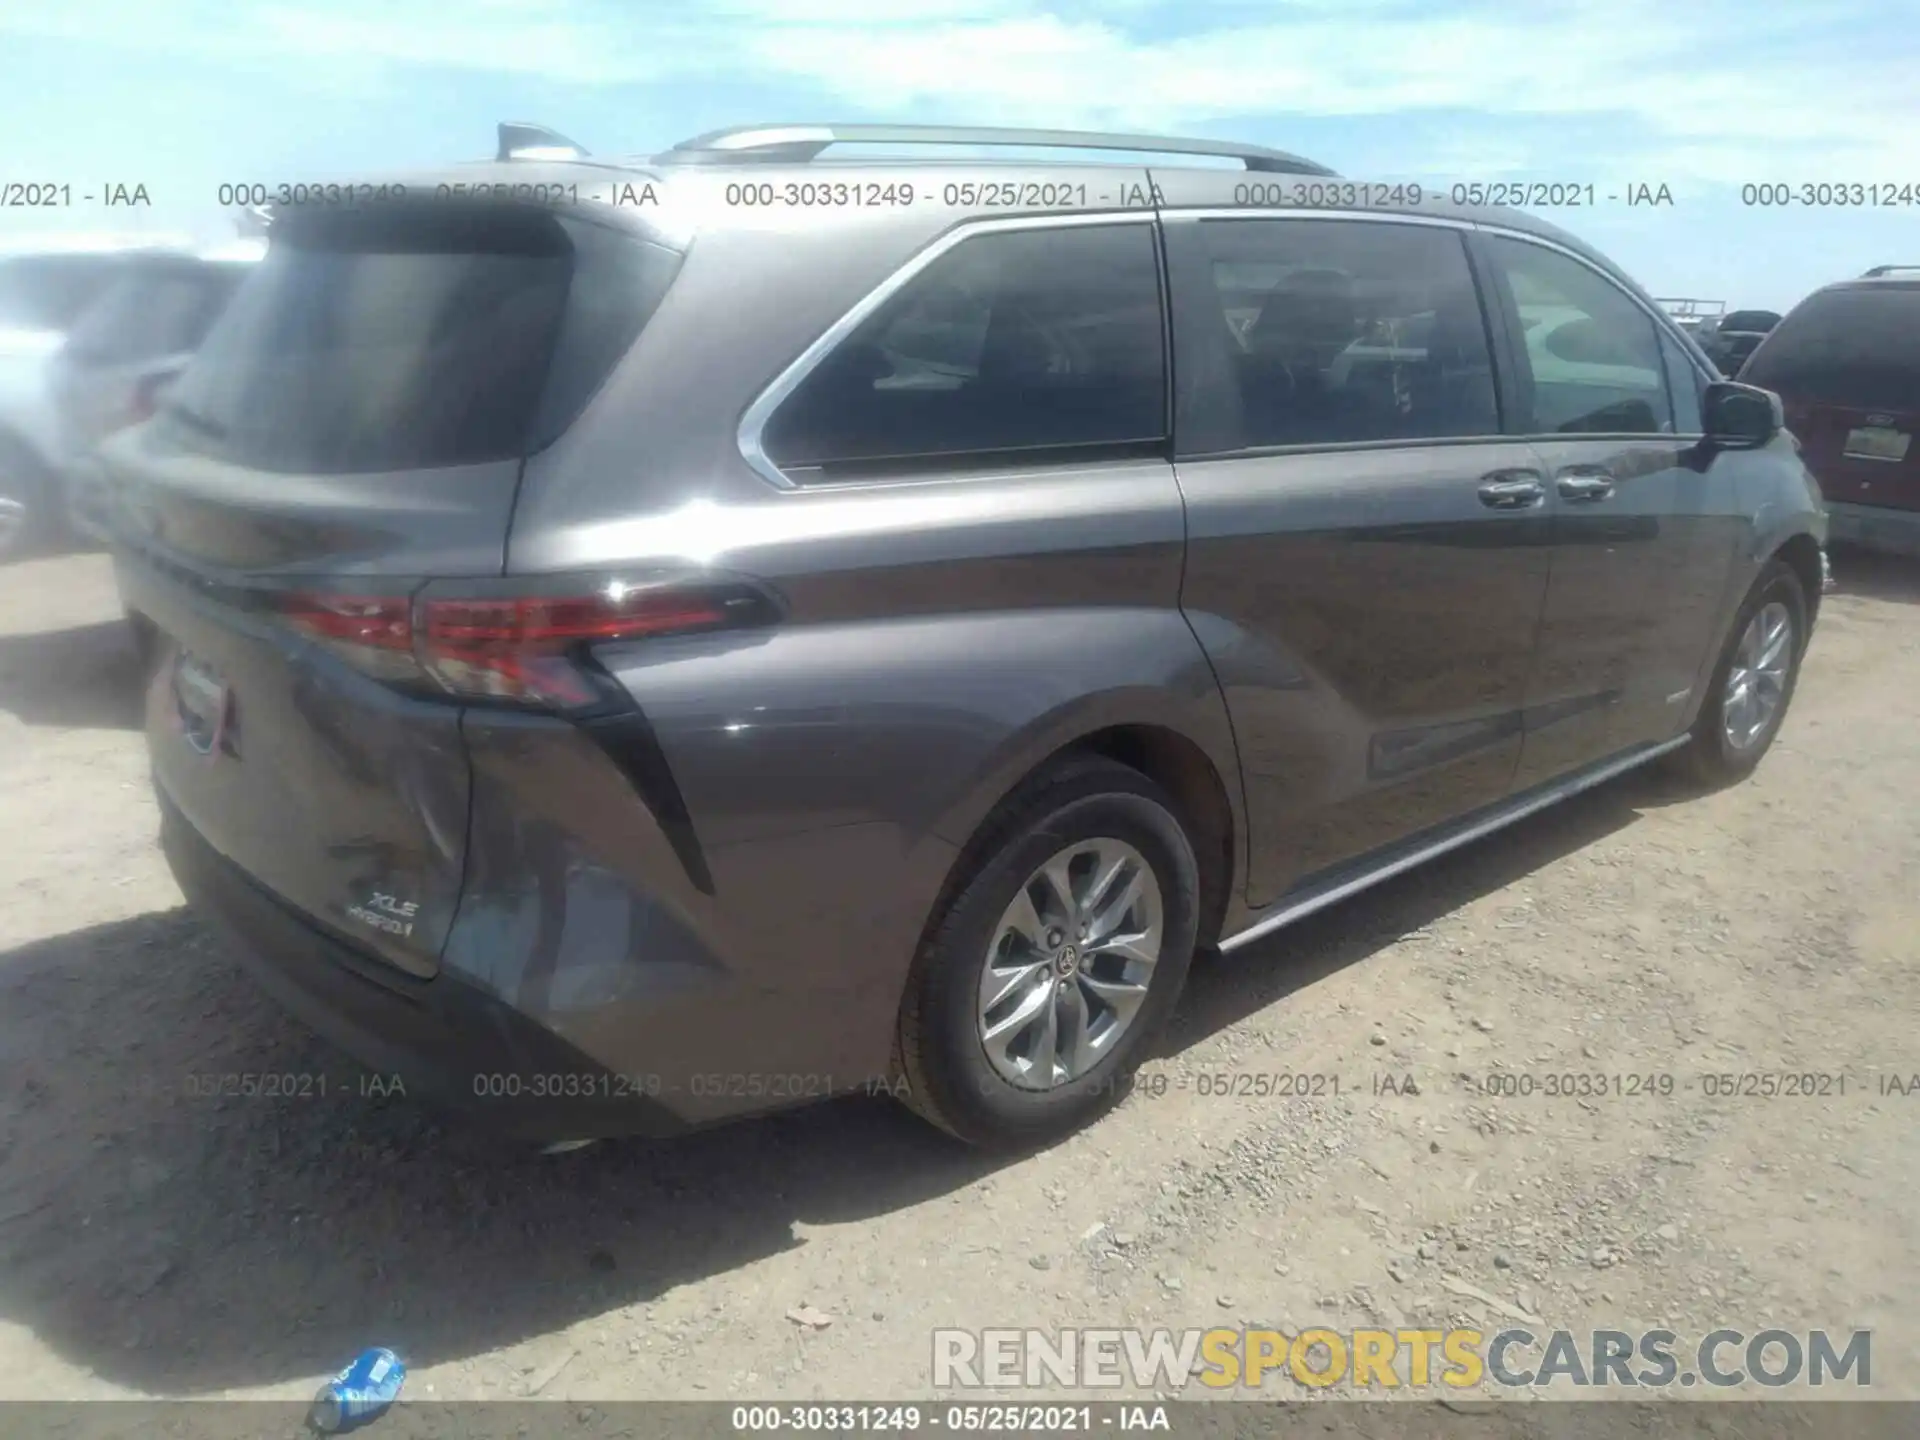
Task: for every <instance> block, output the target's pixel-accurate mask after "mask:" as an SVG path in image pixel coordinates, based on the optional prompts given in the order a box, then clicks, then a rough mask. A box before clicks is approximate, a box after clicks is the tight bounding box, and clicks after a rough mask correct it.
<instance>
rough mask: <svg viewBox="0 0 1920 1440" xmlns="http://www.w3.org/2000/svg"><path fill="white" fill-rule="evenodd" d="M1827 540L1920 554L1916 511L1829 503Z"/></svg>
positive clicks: (1919, 524)
mask: <svg viewBox="0 0 1920 1440" xmlns="http://www.w3.org/2000/svg"><path fill="white" fill-rule="evenodd" d="M1827 540H1828V542H1829V543H1838V544H1843V545H1858V546H1861V547H1862V548H1863V549H1867V550H1884V551H1886V552H1888V553H1889V554H1894V555H1915V556H1920V510H1895V509H1892V508H1890V507H1887V506H1880V505H1839V504H1832V503H1829V504H1828V506H1827Z"/></svg>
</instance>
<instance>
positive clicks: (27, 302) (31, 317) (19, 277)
mask: <svg viewBox="0 0 1920 1440" xmlns="http://www.w3.org/2000/svg"><path fill="white" fill-rule="evenodd" d="M184 243H185V242H184V240H183V239H182V237H179V236H156V235H19V236H10V237H7V238H5V239H0V558H6V557H9V556H12V555H15V554H19V553H21V552H22V551H23V550H25V549H27V548H29V547H31V546H32V545H34V544H37V543H39V542H41V541H43V540H45V539H47V538H48V537H49V536H50V535H51V534H52V533H53V532H54V531H55V530H56V529H57V528H58V519H59V512H60V510H61V508H62V504H61V496H60V488H59V485H60V481H59V475H60V442H59V435H58V428H57V422H56V421H55V418H54V415H53V410H52V405H51V397H50V395H49V393H48V389H47V382H48V378H49V370H50V367H51V365H52V361H53V357H54V356H55V355H56V354H57V353H58V352H59V350H60V347H61V346H62V344H64V343H65V341H66V336H67V332H68V331H69V330H70V329H72V327H73V325H74V323H75V322H76V321H78V320H79V318H80V316H81V315H82V314H83V313H85V311H86V309H87V307H88V306H89V305H91V304H92V303H93V301H95V300H97V299H98V298H99V297H100V296H101V295H102V294H104V293H105V291H106V289H107V287H108V286H109V285H111V284H112V283H113V281H114V280H115V279H116V278H117V277H118V276H119V274H120V273H121V268H122V267H123V266H124V265H125V263H126V262H127V259H128V258H129V257H130V256H132V255H134V254H136V253H139V252H141V251H146V250H151V249H153V248H154V247H156V246H167V245H181V244H184Z"/></svg>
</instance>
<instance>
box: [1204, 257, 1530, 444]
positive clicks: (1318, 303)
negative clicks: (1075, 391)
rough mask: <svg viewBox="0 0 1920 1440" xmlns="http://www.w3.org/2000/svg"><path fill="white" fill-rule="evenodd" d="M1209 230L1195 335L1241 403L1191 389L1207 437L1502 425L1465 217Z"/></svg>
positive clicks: (1272, 440) (1404, 435)
mask: <svg viewBox="0 0 1920 1440" xmlns="http://www.w3.org/2000/svg"><path fill="white" fill-rule="evenodd" d="M1199 231H1200V236H1201V242H1202V245H1203V247H1204V252H1205V264H1204V267H1203V268H1204V272H1205V273H1204V278H1201V277H1200V276H1199V275H1198V274H1196V276H1195V279H1196V282H1197V283H1198V284H1199V286H1200V293H1199V295H1198V296H1197V297H1196V299H1195V302H1194V303H1195V304H1196V305H1197V306H1199V307H1201V308H1202V309H1203V310H1204V311H1205V312H1206V313H1204V314H1183V315H1182V316H1181V324H1180V334H1181V337H1182V340H1181V343H1182V346H1183V349H1187V348H1191V349H1193V350H1195V351H1204V350H1206V349H1209V348H1210V349H1212V350H1214V351H1215V352H1216V353H1215V354H1214V355H1207V354H1201V353H1196V354H1193V355H1191V356H1190V357H1189V358H1191V359H1192V361H1193V362H1194V363H1193V365H1192V367H1191V375H1190V378H1192V377H1197V378H1195V379H1194V383H1195V384H1198V385H1203V386H1204V385H1208V384H1211V383H1213V382H1212V379H1211V374H1210V372H1217V373H1219V375H1220V376H1221V384H1222V385H1223V386H1224V389H1225V391H1226V393H1227V394H1228V395H1229V396H1230V397H1231V398H1232V399H1233V400H1236V401H1237V407H1238V416H1237V419H1234V418H1231V417H1228V416H1226V415H1225V414H1224V412H1223V411H1222V410H1221V409H1220V407H1219V406H1218V405H1216V404H1215V403H1214V401H1213V399H1211V398H1210V397H1204V396H1196V397H1191V398H1190V400H1189V401H1187V402H1183V403H1190V404H1192V405H1193V406H1194V413H1193V416H1192V420H1193V424H1192V426H1191V427H1190V428H1191V429H1192V432H1193V433H1192V435H1191V436H1190V437H1189V438H1190V439H1191V440H1192V442H1193V444H1194V445H1196V446H1197V447H1198V448H1199V449H1200V450H1201V451H1219V450H1223V449H1235V448H1242V447H1255V446H1272V445H1328V444H1343V443H1355V442H1366V441H1382V440H1409V439H1421V438H1435V439H1437V438H1446V437H1453V436H1468V435H1491V434H1494V433H1496V432H1497V431H1498V430H1499V428H1500V425H1499V413H1498V409H1497V406H1496V402H1495V397H1494V384H1493V362H1492V358H1491V354H1490V351H1489V348H1488V343H1487V330H1486V322H1485V319H1484V316H1483V313H1482V310H1481V306H1480V300H1479V296H1478V294H1477V293H1476V291H1475V287H1474V283H1473V275H1472V271H1471V270H1470V269H1469V268H1468V264H1467V256H1466V250H1465V247H1464V244H1463V242H1462V241H1461V238H1460V236H1459V235H1458V234H1457V233H1456V232H1454V231H1452V230H1446V229H1440V228H1438V227H1432V228H1429V227H1419V226H1411V225H1382V224H1370V223H1367V222H1365V221H1353V222H1348V221H1320V220H1312V221H1307V220H1220V221H1211V220H1210V221H1204V222H1202V223H1201V225H1200V226H1199ZM1182 303H1183V306H1184V305H1185V303H1186V302H1185V300H1184V298H1183V302H1182ZM1221 355H1223V356H1224V359H1223V360H1222V359H1219V358H1218V357H1219V356H1221ZM1182 363H1183V371H1185V370H1186V369H1187V366H1186V362H1184V361H1183V362H1182ZM1184 424H1185V422H1184V421H1183V425H1184Z"/></svg>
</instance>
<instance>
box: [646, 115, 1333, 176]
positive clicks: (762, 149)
mask: <svg viewBox="0 0 1920 1440" xmlns="http://www.w3.org/2000/svg"><path fill="white" fill-rule="evenodd" d="M847 144H851V145H1005V146H1030V147H1032V148H1034V149H1042V150H1131V151H1138V152H1140V153H1142V154H1162V155H1208V156H1213V157H1216V158H1218V159H1222V160H1238V161H1239V162H1240V163H1241V164H1242V165H1244V166H1245V167H1246V168H1247V169H1249V170H1264V171H1271V172H1275V173H1278V174H1282V175H1333V174H1335V173H1336V172H1335V171H1333V170H1331V169H1329V168H1328V167H1327V166H1325V165H1322V164H1320V163H1319V162H1318V161H1316V160H1308V159H1305V158H1304V157H1302V156H1299V155H1291V154H1288V153H1287V152H1286V151H1285V150H1269V149H1267V148H1266V147H1265V146H1262V145H1242V144H1240V143H1238V142H1236V141H1232V140H1182V139H1178V138H1176V137H1174V136H1169V135H1119V134H1107V133H1104V132H1100V131H1093V130H1018V129H1012V128H1009V127H1006V126H1001V125H748V126H740V127H737V128H734V129H730V130H713V131H709V132H708V133H707V134H705V135H696V136H694V137H693V139H691V140H682V141H681V142H680V143H679V144H678V145H676V146H674V147H673V148H672V149H671V150H668V151H666V152H665V153H664V154H661V155H658V156H656V157H654V158H655V160H656V161H657V162H661V163H673V164H681V165H717V164H725V163H727V162H730V161H742V160H744V161H760V162H763V163H769V164H781V163H793V162H799V163H802V164H804V163H805V162H807V161H809V160H814V159H817V158H818V157H819V155H820V153H821V152H822V151H823V150H825V149H826V148H827V147H828V146H830V145H847Z"/></svg>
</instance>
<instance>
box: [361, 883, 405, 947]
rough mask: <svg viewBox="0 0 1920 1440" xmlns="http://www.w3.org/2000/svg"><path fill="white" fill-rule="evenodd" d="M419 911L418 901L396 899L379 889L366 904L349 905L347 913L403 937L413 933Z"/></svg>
mask: <svg viewBox="0 0 1920 1440" xmlns="http://www.w3.org/2000/svg"><path fill="white" fill-rule="evenodd" d="M419 913H420V904H419V902H418V901H416V900H400V899H396V898H395V897H394V896H392V895H382V894H381V893H380V892H379V891H378V890H376V891H374V892H373V894H371V895H370V896H368V897H367V902H366V904H364V905H349V906H348V907H347V914H349V915H351V916H352V917H353V918H354V919H356V920H358V921H359V922H360V923H361V924H362V925H371V926H372V927H373V928H374V929H376V930H384V931H385V932H386V933H387V934H389V935H397V936H400V937H401V938H403V939H404V938H405V937H406V936H408V935H411V934H413V917H414V916H415V915H417V914H419Z"/></svg>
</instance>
